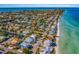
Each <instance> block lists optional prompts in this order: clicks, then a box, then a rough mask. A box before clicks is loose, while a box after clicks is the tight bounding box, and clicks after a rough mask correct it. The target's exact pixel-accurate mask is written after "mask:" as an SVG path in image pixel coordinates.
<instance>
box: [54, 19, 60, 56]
mask: <svg viewBox="0 0 79 59" xmlns="http://www.w3.org/2000/svg"><path fill="white" fill-rule="evenodd" d="M56 44H57V46H56V47H55V50H56V54H59V19H58V23H57V37H56Z"/></svg>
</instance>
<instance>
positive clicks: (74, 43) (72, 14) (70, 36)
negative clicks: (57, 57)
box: [59, 9, 79, 54]
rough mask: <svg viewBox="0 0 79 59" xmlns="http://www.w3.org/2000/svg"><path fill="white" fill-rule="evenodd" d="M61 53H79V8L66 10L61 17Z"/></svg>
mask: <svg viewBox="0 0 79 59" xmlns="http://www.w3.org/2000/svg"><path fill="white" fill-rule="evenodd" d="M60 36H61V37H60V41H59V44H60V45H59V46H60V53H64V54H77V53H79V9H69V10H65V11H64V13H63V16H62V17H61V19H60Z"/></svg>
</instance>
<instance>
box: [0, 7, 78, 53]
mask: <svg viewBox="0 0 79 59" xmlns="http://www.w3.org/2000/svg"><path fill="white" fill-rule="evenodd" d="M49 9H56V8H42V9H41V8H3V9H2V8H0V12H14V11H19V10H49ZM60 9H63V10H64V13H63V15H62V17H61V18H60V40H59V51H60V53H64V54H77V53H79V8H60Z"/></svg>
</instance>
